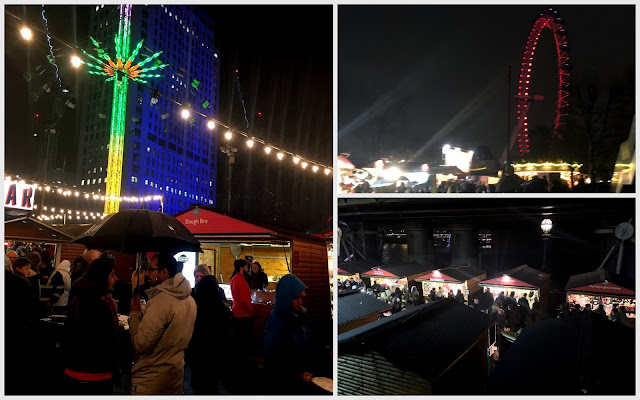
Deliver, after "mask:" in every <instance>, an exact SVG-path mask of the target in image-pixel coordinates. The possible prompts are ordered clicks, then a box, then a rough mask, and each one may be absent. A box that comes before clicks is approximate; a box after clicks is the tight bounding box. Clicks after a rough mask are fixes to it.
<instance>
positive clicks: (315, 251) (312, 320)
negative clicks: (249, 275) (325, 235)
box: [292, 238, 332, 336]
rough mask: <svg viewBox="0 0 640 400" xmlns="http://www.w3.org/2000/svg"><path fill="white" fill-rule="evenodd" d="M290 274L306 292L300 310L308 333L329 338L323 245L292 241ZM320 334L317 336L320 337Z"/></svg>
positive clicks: (327, 280) (329, 310) (327, 268)
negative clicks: (309, 330) (297, 279)
mask: <svg viewBox="0 0 640 400" xmlns="http://www.w3.org/2000/svg"><path fill="white" fill-rule="evenodd" d="M292 258H293V262H292V272H293V274H294V275H296V276H297V277H298V278H300V280H302V282H304V284H305V285H307V287H308V288H309V290H308V291H307V297H306V298H305V300H304V306H305V307H306V308H307V310H308V312H307V315H308V317H307V318H308V323H309V325H310V327H311V329H314V330H316V332H319V334H320V335H323V336H325V335H329V336H330V335H331V331H332V329H331V326H332V322H331V288H330V286H329V266H328V261H327V248H326V245H325V243H324V242H319V241H318V242H316V241H310V240H305V239H302V238H294V239H293V257H292ZM320 332H321V333H320Z"/></svg>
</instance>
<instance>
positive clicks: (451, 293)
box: [447, 290, 455, 299]
mask: <svg viewBox="0 0 640 400" xmlns="http://www.w3.org/2000/svg"><path fill="white" fill-rule="evenodd" d="M447 298H448V299H453V298H455V296H454V294H453V290H449V294H448V295H447Z"/></svg>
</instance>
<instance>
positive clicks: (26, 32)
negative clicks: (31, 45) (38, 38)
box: [20, 26, 33, 40]
mask: <svg viewBox="0 0 640 400" xmlns="http://www.w3.org/2000/svg"><path fill="white" fill-rule="evenodd" d="M20 35H21V36H22V38H23V39H24V40H31V38H32V37H33V32H31V29H29V28H28V27H26V26H25V27H23V28H22V29H20Z"/></svg>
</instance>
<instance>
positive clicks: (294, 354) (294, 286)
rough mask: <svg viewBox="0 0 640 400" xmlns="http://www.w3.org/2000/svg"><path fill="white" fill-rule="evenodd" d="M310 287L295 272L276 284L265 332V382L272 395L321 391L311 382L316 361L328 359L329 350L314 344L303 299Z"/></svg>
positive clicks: (316, 392)
mask: <svg viewBox="0 0 640 400" xmlns="http://www.w3.org/2000/svg"><path fill="white" fill-rule="evenodd" d="M306 289H307V286H306V285H305V284H304V283H302V281H300V279H298V277H297V276H295V275H292V274H287V275H285V276H283V277H282V279H280V281H279V282H278V285H277V286H276V295H275V306H274V308H273V311H271V314H270V315H269V317H268V318H267V321H266V323H265V335H264V370H265V382H269V385H268V388H269V389H271V391H272V392H273V393H271V394H280V395H305V394H318V391H319V389H317V387H316V386H315V385H313V384H312V383H311V381H312V379H313V376H314V375H313V373H314V372H315V371H314V370H315V369H316V367H319V366H318V365H314V362H316V363H317V361H318V360H323V359H325V358H326V360H327V361H328V360H329V357H328V356H329V352H328V351H327V349H326V348H322V349H321V348H320V346H317V345H313V344H312V343H313V342H312V341H311V340H310V335H309V333H308V331H307V328H306V327H305V324H304V315H305V312H306V309H305V308H304V307H303V306H302V302H303V299H304V297H305V296H306V293H307V292H306ZM326 364H328V365H330V362H327V363H326ZM328 370H330V368H328ZM324 394H327V393H324Z"/></svg>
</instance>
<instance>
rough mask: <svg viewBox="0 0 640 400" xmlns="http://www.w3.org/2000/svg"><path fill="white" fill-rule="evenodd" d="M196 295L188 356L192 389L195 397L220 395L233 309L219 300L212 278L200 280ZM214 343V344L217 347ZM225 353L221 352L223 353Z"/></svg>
mask: <svg viewBox="0 0 640 400" xmlns="http://www.w3.org/2000/svg"><path fill="white" fill-rule="evenodd" d="M195 289H196V290H195V293H194V295H193V297H194V299H195V301H196V305H197V308H198V314H197V316H196V322H195V325H194V328H193V336H192V337H191V342H189V350H188V357H187V359H188V360H189V366H190V368H191V389H192V390H193V394H195V395H216V394H220V388H219V380H220V376H221V375H222V373H223V370H222V363H218V362H212V360H216V359H221V358H222V359H224V358H226V356H227V354H226V353H225V351H226V349H228V347H229V346H228V343H227V337H228V332H229V329H230V328H231V315H232V314H231V310H229V308H228V307H227V305H226V304H224V303H223V302H222V301H221V300H220V296H219V295H218V289H219V286H218V281H217V280H216V278H215V277H214V276H212V275H205V276H203V277H202V278H200V279H199V280H198V282H197V283H196V287H195ZM214 344H215V345H214ZM221 350H222V352H221Z"/></svg>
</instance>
